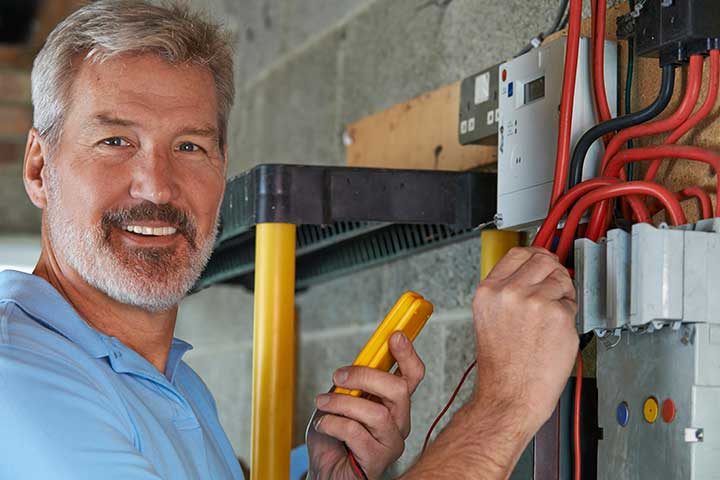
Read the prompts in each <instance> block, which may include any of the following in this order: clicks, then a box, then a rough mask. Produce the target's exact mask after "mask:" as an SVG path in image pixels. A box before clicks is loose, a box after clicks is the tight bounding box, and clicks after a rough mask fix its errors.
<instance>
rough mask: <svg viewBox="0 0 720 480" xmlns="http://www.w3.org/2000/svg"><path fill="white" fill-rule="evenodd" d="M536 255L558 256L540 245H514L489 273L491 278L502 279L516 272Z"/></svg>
mask: <svg viewBox="0 0 720 480" xmlns="http://www.w3.org/2000/svg"><path fill="white" fill-rule="evenodd" d="M534 255H545V256H550V257H553V258H557V257H556V256H555V254H553V253H551V252H549V251H547V250H545V249H544V248H539V247H514V248H512V249H510V251H509V252H508V253H506V254H505V256H504V257H503V258H501V259H500V261H499V262H498V263H497V264H496V265H495V267H494V268H493V269H492V270H491V271H490V274H489V275H488V278H489V279H493V280H502V279H505V278H507V277H509V276H510V275H512V274H513V273H515V272H516V271H517V270H518V269H519V268H520V267H521V266H522V265H523V264H524V263H525V262H527V261H528V260H530V259H531V258H532V257H533V256H534Z"/></svg>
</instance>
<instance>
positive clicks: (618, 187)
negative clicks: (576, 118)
mask: <svg viewBox="0 0 720 480" xmlns="http://www.w3.org/2000/svg"><path fill="white" fill-rule="evenodd" d="M581 9H582V0H570V14H569V29H568V47H567V50H566V57H565V76H564V80H563V95H562V102H561V105H560V112H561V115H560V134H559V137H558V149H557V161H556V167H555V176H554V185H553V191H552V198H551V203H550V210H549V213H548V216H547V218H546V220H545V222H544V223H543V225H542V227H541V228H540V230H539V231H538V233H537V235H536V237H535V240H534V242H533V245H534V246H540V247H544V248H547V249H551V248H552V247H553V244H554V242H555V240H556V238H555V237H556V236H557V233H558V226H559V225H560V223H561V222H562V221H563V219H565V224H564V227H563V228H562V230H561V231H560V235H559V240H558V241H557V247H556V249H555V251H556V254H557V255H558V258H559V260H560V261H561V262H562V263H566V262H567V260H568V256H569V253H570V250H571V248H572V246H573V242H574V240H575V238H576V235H577V232H578V226H579V224H580V221H581V219H582V217H583V215H584V214H585V212H586V211H587V210H588V209H590V208H592V209H593V211H592V216H591V219H590V223H589V225H588V228H587V230H586V231H585V234H584V236H586V237H587V238H589V239H591V240H593V241H597V240H598V239H600V238H601V237H602V236H604V235H605V233H606V232H607V229H608V227H609V225H610V222H611V220H612V218H611V215H610V213H611V211H612V210H611V205H612V202H613V201H621V202H622V203H623V206H624V207H625V208H623V212H624V215H625V216H626V218H625V219H626V220H628V221H630V222H631V223H632V222H644V223H650V222H651V215H652V213H656V212H658V211H660V210H665V211H666V213H667V216H668V218H669V220H670V222H671V223H672V224H674V225H680V224H684V223H687V219H686V217H685V214H684V211H683V209H682V207H681V206H680V202H681V201H683V200H685V199H697V200H698V201H699V203H700V210H701V214H702V216H703V218H709V217H711V216H712V215H713V209H712V202H711V200H710V196H709V195H708V193H707V192H705V191H704V190H703V189H702V188H699V187H696V186H690V187H687V188H684V189H682V190H681V191H679V192H671V191H669V190H668V189H667V188H665V187H663V186H661V185H659V184H657V183H655V182H654V180H655V176H656V175H657V172H658V169H659V167H660V164H661V161H662V159H663V158H683V159H687V160H693V161H698V162H704V163H707V164H709V165H711V166H712V168H713V169H714V170H715V172H716V173H717V172H718V171H720V155H718V154H715V153H713V152H711V151H708V150H705V149H702V148H698V147H690V146H677V145H674V144H675V143H676V142H677V141H678V140H679V139H680V138H681V137H682V136H683V135H685V134H686V133H687V132H688V131H689V130H691V129H692V128H693V127H695V126H696V125H698V124H699V123H700V122H701V121H702V120H703V119H704V118H706V117H707V115H708V114H709V113H710V112H711V111H712V109H713V108H714V106H715V103H716V100H717V96H718V87H719V84H720V50H710V52H709V56H710V82H709V87H708V93H707V96H706V98H705V101H704V103H703V104H702V105H701V106H700V107H699V108H698V109H697V111H695V113H693V110H694V109H695V106H696V104H697V102H698V99H699V96H700V88H701V86H702V75H703V65H704V56H703V55H699V54H698V55H692V56H690V59H689V67H688V81H687V87H686V90H685V94H684V97H683V99H682V101H681V103H680V105H679V107H678V108H677V110H675V111H674V112H673V113H672V114H670V115H669V116H667V117H666V118H664V119H662V120H656V121H652V120H653V119H654V118H655V117H657V116H658V115H659V114H660V113H661V112H662V111H663V110H665V108H666V107H667V105H668V103H669V101H670V98H671V97H672V93H673V90H674V77H675V67H674V66H672V65H668V66H664V67H663V68H662V80H661V87H660V91H659V93H658V96H657V99H656V100H655V101H654V102H653V103H652V104H651V105H649V106H648V107H646V108H644V109H643V110H640V111H638V112H636V113H633V114H631V113H628V112H625V115H624V116H622V117H618V118H615V119H612V118H610V113H609V112H610V110H609V107H608V104H607V95H606V93H605V85H604V77H603V65H604V40H605V17H606V3H605V0H593V2H592V12H593V33H594V41H593V45H594V48H593V66H594V68H593V77H594V78H593V88H594V93H595V103H596V107H597V111H598V117H599V120H600V121H601V123H599V124H598V125H596V126H595V127H593V128H592V129H590V130H589V131H588V132H586V133H585V134H584V135H583V136H582V138H581V139H580V141H579V142H578V144H577V146H576V148H575V150H574V152H573V155H572V158H571V157H570V153H569V152H570V138H569V132H570V131H571V128H572V108H573V97H574V86H575V85H574V83H575V82H574V73H573V72H574V71H575V69H576V68H577V55H578V53H577V52H578V44H579V39H580V23H581V21H582V13H581ZM628 90H629V89H628ZM666 132H670V134H669V135H668V137H667V138H666V139H665V140H664V142H663V144H662V145H660V146H655V147H646V148H628V149H623V147H624V146H627V145H628V144H629V142H631V141H632V139H635V138H638V137H642V136H649V135H657V134H662V133H666ZM603 137H604V140H605V141H606V142H607V145H606V148H605V154H604V156H603V159H602V162H601V166H600V171H599V172H598V176H597V177H596V178H592V179H590V180H587V181H584V182H583V181H582V177H583V165H584V161H585V156H586V154H587V152H588V150H589V149H590V147H591V145H592V144H593V143H594V142H595V141H597V140H598V139H600V138H603ZM640 161H648V162H651V163H650V166H649V168H648V170H647V172H646V174H645V176H644V178H643V180H641V181H627V175H626V171H625V170H624V167H625V166H627V165H629V164H632V163H633V162H640ZM568 174H569V178H568ZM566 186H567V190H566ZM716 194H717V195H718V197H717V198H718V199H720V181H719V182H718V185H717V187H716ZM651 211H652V213H651ZM714 215H715V216H718V217H720V204H718V205H717V206H716V209H715V212H714ZM581 388H582V357H581V355H580V353H578V361H577V373H576V383H575V395H574V397H575V405H574V408H573V417H574V418H573V427H574V435H573V450H574V455H573V456H574V468H573V476H574V479H575V480H579V479H580V477H581V462H580V398H581Z"/></svg>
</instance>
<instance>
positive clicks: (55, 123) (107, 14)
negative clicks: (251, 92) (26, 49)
mask: <svg viewBox="0 0 720 480" xmlns="http://www.w3.org/2000/svg"><path fill="white" fill-rule="evenodd" d="M231 45H232V43H231V38H230V36H229V34H228V33H227V32H226V31H224V30H223V29H222V28H221V27H220V26H219V25H217V24H214V23H212V22H210V21H209V20H207V19H206V18H205V17H204V16H202V15H201V14H199V13H196V12H192V11H191V10H190V9H189V8H188V7H187V6H185V5H181V4H178V3H168V4H166V5H163V6H159V5H153V4H151V3H149V2H148V1H145V0H99V1H96V2H93V3H90V4H88V5H86V6H84V7H82V8H80V9H79V10H77V11H75V12H74V13H73V14H71V15H70V16H68V17H67V18H66V19H65V20H63V21H62V22H61V23H60V24H59V25H58V26H57V27H55V29H54V30H53V31H52V33H50V35H49V36H48V39H47V41H46V42H45V45H44V46H43V48H42V50H41V51H40V53H38V55H37V57H35V62H34V64H33V70H32V102H33V106H34V118H33V123H34V126H35V128H36V129H37V130H38V131H39V132H40V135H41V136H42V137H44V138H47V140H48V142H49V144H50V146H51V147H52V146H54V145H55V144H56V143H57V141H58V140H59V139H60V132H61V131H62V124H63V120H64V119H63V112H65V111H67V108H68V107H69V104H70V94H71V87H72V82H73V79H74V76H75V73H76V71H77V68H78V62H77V61H76V58H77V57H80V56H81V58H82V60H81V61H91V62H98V63H99V62H103V61H104V60H106V59H108V58H111V57H114V56H118V55H122V54H145V53H153V54H157V55H158V56H160V57H161V58H163V59H164V60H166V61H167V62H169V63H171V64H188V63H189V64H194V65H198V66H202V67H205V68H208V69H209V70H210V72H211V73H212V75H213V78H214V80H215V89H216V93H217V98H218V128H219V130H220V146H221V147H223V146H224V145H225V141H226V138H227V122H228V116H229V114H230V109H231V108H232V104H233V100H234V97H235V85H234V81H233V52H232V46H231Z"/></svg>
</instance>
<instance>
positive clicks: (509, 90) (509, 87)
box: [508, 82, 515, 97]
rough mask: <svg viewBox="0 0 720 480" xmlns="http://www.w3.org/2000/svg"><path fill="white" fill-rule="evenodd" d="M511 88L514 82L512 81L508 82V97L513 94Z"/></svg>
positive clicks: (513, 87)
mask: <svg viewBox="0 0 720 480" xmlns="http://www.w3.org/2000/svg"><path fill="white" fill-rule="evenodd" d="M513 90H515V84H514V83H513V82H510V83H508V97H512V96H513Z"/></svg>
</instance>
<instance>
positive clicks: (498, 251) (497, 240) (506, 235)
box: [480, 230, 521, 280]
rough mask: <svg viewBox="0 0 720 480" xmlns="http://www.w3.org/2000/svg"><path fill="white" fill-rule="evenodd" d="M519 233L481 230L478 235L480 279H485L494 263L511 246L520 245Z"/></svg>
mask: <svg viewBox="0 0 720 480" xmlns="http://www.w3.org/2000/svg"><path fill="white" fill-rule="evenodd" d="M520 240H521V238H520V233H519V232H510V231H505V230H483V232H482V234H481V235H480V279H481V280H485V277H487V276H488V274H489V273H490V271H491V270H492V269H493V267H494V266H495V264H496V263H497V262H499V261H500V259H501V258H502V257H504V256H505V254H506V253H507V252H508V251H509V250H510V249H511V248H513V247H516V246H518V245H520Z"/></svg>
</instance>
